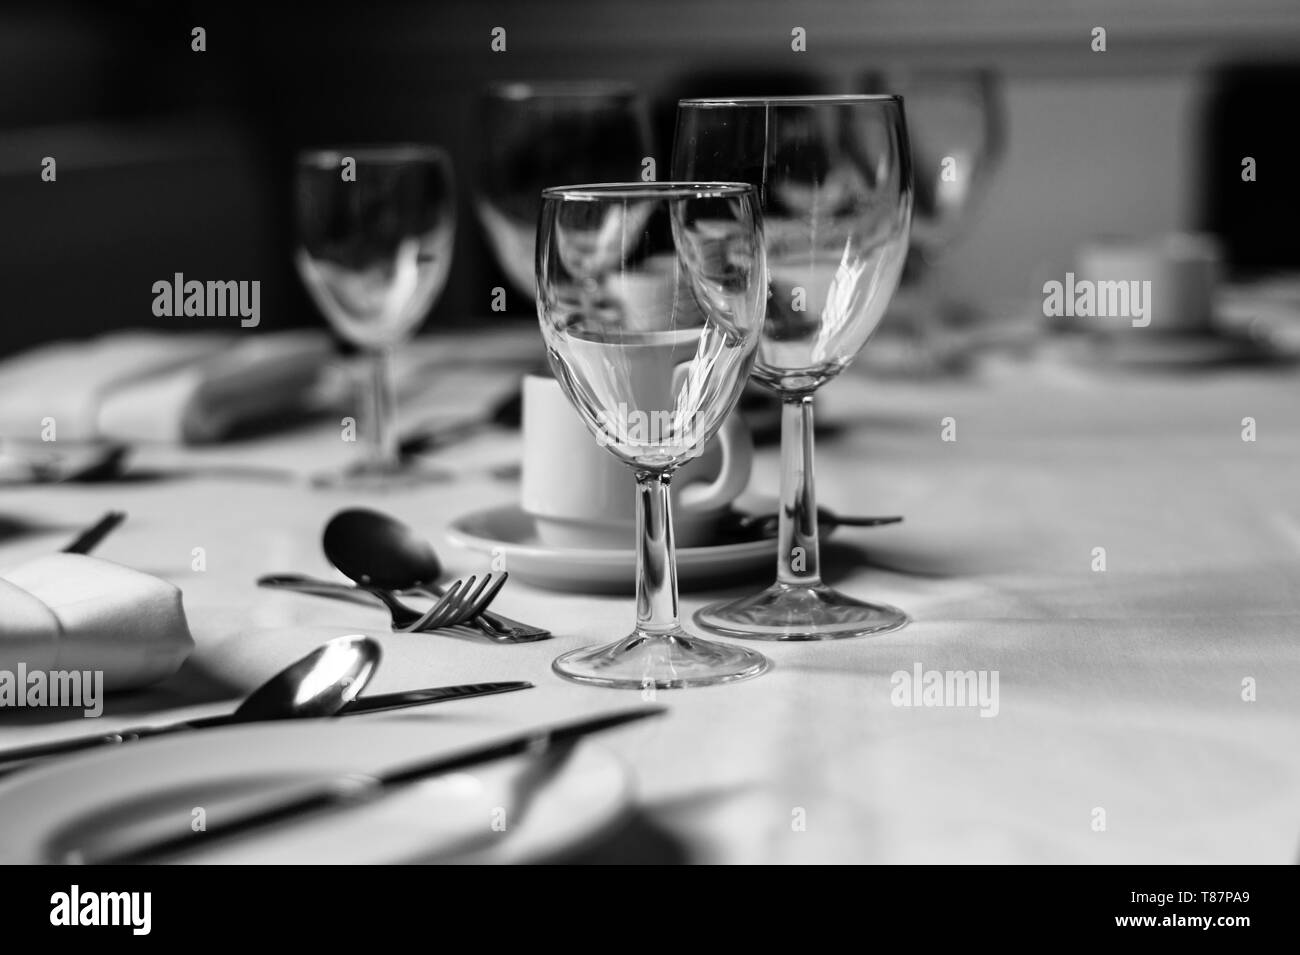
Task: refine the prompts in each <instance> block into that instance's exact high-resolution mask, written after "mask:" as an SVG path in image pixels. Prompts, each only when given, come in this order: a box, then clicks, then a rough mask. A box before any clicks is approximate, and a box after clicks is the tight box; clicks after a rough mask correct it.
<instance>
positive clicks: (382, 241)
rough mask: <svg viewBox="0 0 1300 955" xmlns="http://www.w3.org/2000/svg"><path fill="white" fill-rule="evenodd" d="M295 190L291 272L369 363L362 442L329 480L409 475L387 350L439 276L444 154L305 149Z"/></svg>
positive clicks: (445, 217)
mask: <svg viewBox="0 0 1300 955" xmlns="http://www.w3.org/2000/svg"><path fill="white" fill-rule="evenodd" d="M296 189H297V195H296V199H297V203H296V210H295V213H296V219H297V223H296V224H297V236H298V238H297V250H296V254H295V261H296V264H297V266H298V273H299V274H300V275H301V276H302V280H303V283H304V284H305V285H306V287H307V291H308V292H309V293H310V294H311V297H312V300H313V301H314V302H315V303H316V306H317V307H318V308H319V309H320V310H321V312H322V313H324V315H325V318H326V319H327V320H328V321H329V323H330V325H331V326H333V328H334V330H335V331H336V332H338V334H339V335H341V336H342V337H343V338H345V339H346V340H347V341H349V342H351V343H352V344H353V345H356V346H357V347H358V348H359V349H361V351H362V352H363V353H364V354H365V356H366V358H367V359H368V361H369V364H370V385H369V401H368V407H367V408H366V409H365V410H364V411H363V412H362V413H361V415H359V417H360V420H361V423H362V429H361V430H362V431H363V432H364V433H365V434H366V435H367V437H368V444H369V451H368V454H367V456H366V457H365V458H364V459H363V460H361V461H360V462H359V463H358V464H356V465H355V466H353V467H352V468H350V469H349V470H348V471H347V472H345V473H344V475H342V476H341V477H340V478H339V480H340V481H341V482H342V483H349V484H361V485H364V484H370V483H376V484H388V483H391V482H392V481H394V480H395V479H397V478H402V479H403V480H416V479H419V478H420V477H421V472H418V471H415V470H413V469H411V468H408V467H406V466H405V465H404V463H403V461H402V459H401V456H400V454H399V453H398V446H397V436H396V430H395V422H394V414H395V408H394V406H395V403H396V402H395V397H394V392H393V378H392V358H391V356H392V351H393V349H394V348H396V347H397V346H398V345H400V344H401V343H403V342H404V341H406V340H407V339H408V338H410V337H411V336H412V335H413V334H414V333H415V330H416V329H417V328H418V327H419V325H420V323H421V322H423V321H424V318H425V316H426V314H427V313H428V311H429V309H430V307H431V306H432V305H433V303H434V302H435V301H436V300H437V298H438V296H439V295H441V294H442V289H443V286H444V285H445V284H446V281H447V271H448V268H449V267H450V265H451V251H452V236H453V233H454V232H455V206H454V201H453V198H452V175H451V163H450V162H449V160H448V159H447V156H446V154H445V153H444V152H443V151H442V150H440V149H437V148H435V147H433V146H422V145H375V146H357V147H354V148H335V149H313V150H308V151H305V152H303V153H301V154H299V156H298V166H297V180H296ZM423 476H424V477H428V476H431V475H429V474H424V475H423Z"/></svg>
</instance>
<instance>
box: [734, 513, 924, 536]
mask: <svg viewBox="0 0 1300 955" xmlns="http://www.w3.org/2000/svg"><path fill="white" fill-rule="evenodd" d="M780 519H781V516H780V515H779V514H745V515H741V516H738V517H737V518H736V520H735V527H736V529H737V530H740V531H743V532H748V533H756V534H757V535H758V536H759V537H775V536H776V533H777V527H778V525H779V523H780ZM902 520H903V519H902V518H901V517H841V516H840V515H839V514H836V513H835V512H834V511H830V510H827V509H826V508H824V507H819V508H817V529H818V531H820V532H821V533H823V534H829V533H830V532H831V531H833V530H835V528H837V527H883V526H884V525H886V524H898V523H900V522H901V521H902Z"/></svg>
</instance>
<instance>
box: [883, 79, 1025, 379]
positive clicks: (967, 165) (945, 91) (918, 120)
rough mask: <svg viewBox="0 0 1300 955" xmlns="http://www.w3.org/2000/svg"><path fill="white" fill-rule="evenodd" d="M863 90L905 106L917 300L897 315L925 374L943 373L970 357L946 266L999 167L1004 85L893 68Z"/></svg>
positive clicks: (912, 280) (912, 281)
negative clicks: (946, 283)
mask: <svg viewBox="0 0 1300 955" xmlns="http://www.w3.org/2000/svg"><path fill="white" fill-rule="evenodd" d="M864 89H865V90H866V91H867V92H883V91H886V90H888V91H889V92H891V93H896V94H898V95H901V96H902V97H903V99H904V101H905V102H906V103H907V132H908V138H909V140H910V141H911V145H912V169H913V175H914V176H915V179H916V208H915V214H914V215H913V217H912V248H911V253H910V255H909V258H908V263H907V269H906V271H905V273H904V279H905V282H906V283H907V284H908V285H910V286H912V287H914V288H915V290H916V301H914V302H913V303H912V306H911V307H910V308H902V309H900V312H903V313H905V314H906V315H907V317H909V318H910V321H907V322H906V323H905V324H904V325H903V326H902V328H901V329H900V330H903V331H905V332H907V333H908V334H911V335H913V336H915V337H916V342H917V344H918V345H919V350H920V353H919V354H918V355H917V357H918V358H919V359H920V370H927V369H928V370H934V368H935V366H936V365H937V367H938V368H939V369H942V368H944V367H947V366H949V365H951V364H952V363H954V362H959V361H961V360H962V359H963V358H964V357H966V354H967V353H968V350H967V348H965V347H964V341H965V340H964V339H963V337H962V336H960V335H957V334H955V332H956V331H957V328H956V321H955V320H956V319H960V318H962V317H963V316H962V315H961V314H960V313H958V312H957V311H956V310H955V309H953V308H952V307H951V305H950V304H949V303H947V302H946V301H945V297H944V295H943V289H942V283H941V279H942V266H943V262H944V259H945V257H946V255H947V253H948V251H949V250H950V249H951V248H952V246H953V245H954V244H956V242H957V241H958V240H959V239H960V237H961V235H962V233H963V231H964V230H965V229H966V228H967V226H968V225H969V224H970V222H971V219H972V214H973V212H974V210H975V209H976V208H977V207H978V204H979V200H980V199H981V198H982V197H983V195H984V194H985V193H986V192H987V190H988V184H989V182H990V181H991V179H992V178H993V174H994V173H995V172H996V169H997V166H998V163H999V161H1000V160H1001V156H1002V150H1003V142H1004V138H1005V121H1004V116H1003V109H1002V95H1001V84H1000V82H999V80H998V76H997V74H996V73H994V72H992V71H990V70H985V69H922V70H903V69H893V70H886V71H879V72H873V73H869V74H868V75H867V76H866V78H865V81H864ZM900 317H902V316H900Z"/></svg>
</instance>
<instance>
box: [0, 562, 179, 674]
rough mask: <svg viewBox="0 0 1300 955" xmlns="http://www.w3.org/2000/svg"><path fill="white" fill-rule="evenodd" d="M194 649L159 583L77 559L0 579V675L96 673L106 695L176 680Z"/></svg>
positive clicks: (171, 592)
mask: <svg viewBox="0 0 1300 955" xmlns="http://www.w3.org/2000/svg"><path fill="white" fill-rule="evenodd" d="M193 649H194V640H193V638H192V637H191V636H190V629H189V626H188V624H187V623H186V621H185V610H184V608H183V607H182V605H181V592H180V590H178V589H177V588H176V587H175V586H173V585H172V584H169V583H167V582H166V581H165V580H160V579H159V578H157V577H153V576H150V575H149V574H144V573H141V572H140V571H138V570H132V569H131V568H129V567H123V566H122V565H120V564H114V563H111V562H110V561H106V560H100V559H98V558H96V557H87V556H83V555H81V554H50V555H48V556H45V557H39V558H37V559H36V560H33V561H30V562H28V563H26V564H23V565H22V566H20V567H16V568H14V569H13V570H9V571H6V572H4V573H3V574H0V670H6V671H8V672H10V673H16V672H18V669H19V666H20V665H22V666H23V667H24V668H25V669H26V671H27V672H28V673H32V672H34V671H37V670H44V671H50V670H99V671H102V672H103V674H104V689H105V690H129V689H133V688H135V687H140V686H146V685H148V684H150V683H156V682H158V681H159V680H162V679H164V678H166V677H168V676H170V675H171V674H173V673H175V672H176V670H177V669H178V668H179V667H180V665H181V664H182V663H184V662H185V658H186V657H188V656H189V655H190V651H191V650H193Z"/></svg>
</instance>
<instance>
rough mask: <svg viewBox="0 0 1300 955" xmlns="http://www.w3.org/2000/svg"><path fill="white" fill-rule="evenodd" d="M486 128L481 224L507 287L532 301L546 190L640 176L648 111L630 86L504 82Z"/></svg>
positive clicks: (491, 93) (487, 112) (490, 95)
mask: <svg viewBox="0 0 1300 955" xmlns="http://www.w3.org/2000/svg"><path fill="white" fill-rule="evenodd" d="M481 123H482V126H481V128H482V130H483V132H482V137H481V139H482V142H481V146H480V158H481V164H480V168H479V176H478V180H479V181H478V187H477V190H476V191H477V202H476V207H477V211H478V216H479V221H480V222H481V223H482V225H483V229H484V231H485V232H486V234H487V237H488V242H489V244H490V245H491V247H492V251H493V254H494V255H495V256H496V259H497V262H498V263H499V264H500V266H501V268H502V270H503V271H504V272H505V273H506V277H507V278H508V279H509V280H510V283H511V284H512V285H513V286H514V287H515V289H516V290H517V291H519V292H521V293H523V294H525V295H528V296H532V295H533V294H534V291H535V288H534V273H533V260H534V249H533V243H534V240H535V238H536V233H537V216H538V211H539V209H540V206H541V193H542V190H543V189H545V188H546V187H548V186H552V185H554V184H556V183H563V182H618V181H621V180H625V179H631V178H633V177H635V176H638V175H640V174H641V164H642V161H643V160H644V159H645V158H646V157H647V156H649V155H650V153H651V148H650V125H649V119H648V116H647V113H646V109H645V105H644V103H643V102H642V100H641V97H640V95H639V94H638V93H637V91H636V89H635V88H634V87H632V86H630V85H628V84H626V83H619V82H612V81H603V80H582V81H557V82H537V83H530V82H517V81H516V82H506V83H497V84H494V85H492V86H490V87H488V89H487V90H486V92H485V93H484V96H483V109H482V114H481Z"/></svg>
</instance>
